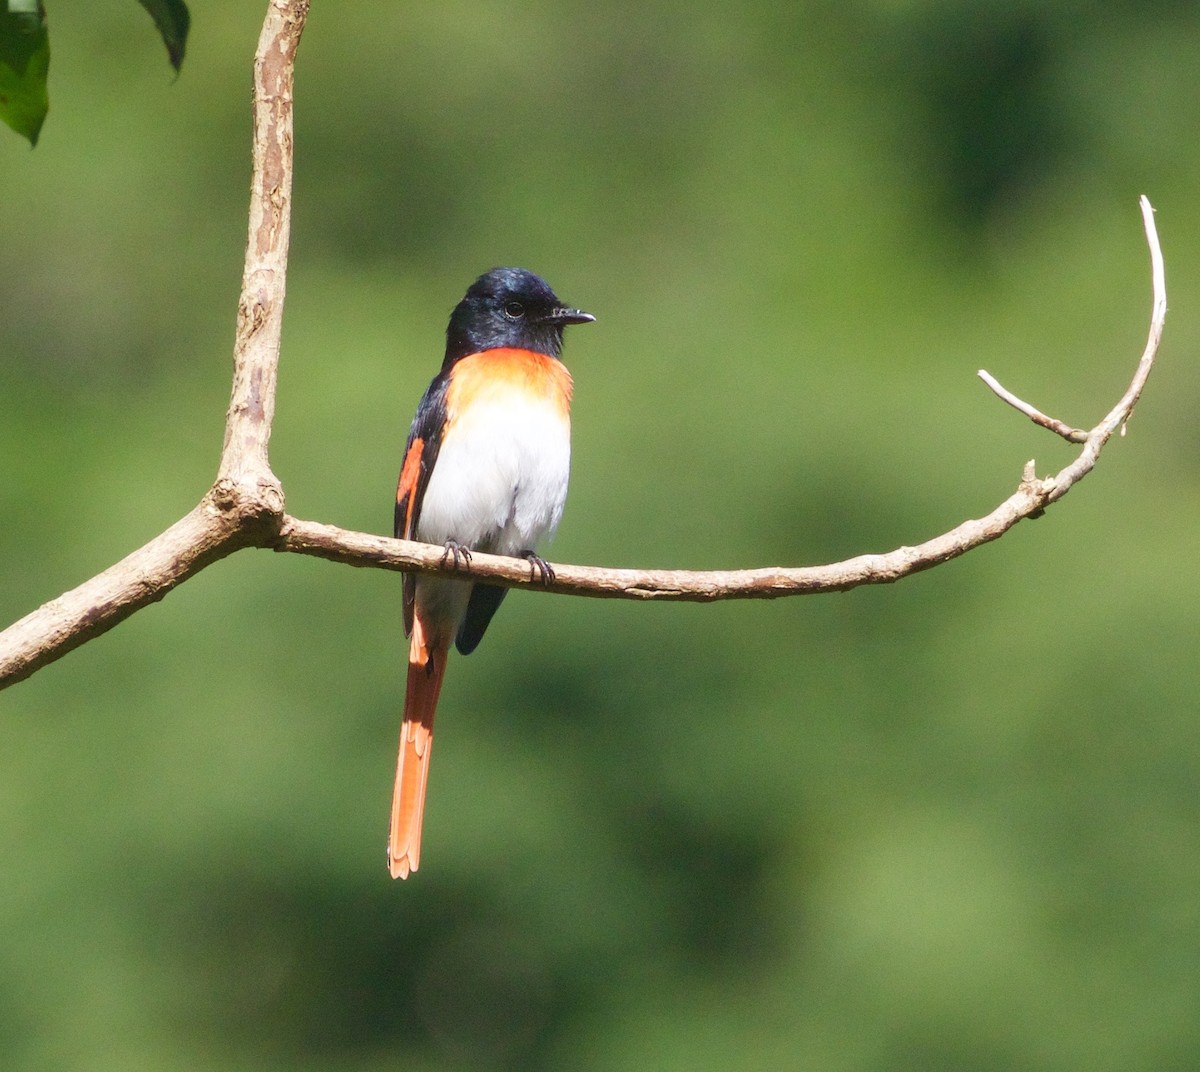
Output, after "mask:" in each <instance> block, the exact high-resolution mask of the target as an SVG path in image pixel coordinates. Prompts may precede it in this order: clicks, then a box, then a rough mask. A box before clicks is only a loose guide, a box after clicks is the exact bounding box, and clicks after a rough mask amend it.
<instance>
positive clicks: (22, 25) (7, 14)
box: [0, 0, 50, 145]
mask: <svg viewBox="0 0 1200 1072" xmlns="http://www.w3.org/2000/svg"><path fill="white" fill-rule="evenodd" d="M49 69H50V35H49V34H48V33H47V32H46V13H45V11H44V10H42V6H41V4H40V3H37V2H36V0H8V2H7V3H6V6H5V10H3V11H0V119H3V120H4V122H6V123H7V124H8V125H9V126H10V127H12V128H13V130H15V131H16V132H17V133H18V134H21V135H23V136H24V137H26V138H28V139H29V144H30V145H36V144H37V139H38V133H39V132H40V131H41V129H42V123H43V122H44V121H45V118H46V110H47V109H48V108H49V107H50V100H49V98H48V97H47V95H46V72H47V71H49Z"/></svg>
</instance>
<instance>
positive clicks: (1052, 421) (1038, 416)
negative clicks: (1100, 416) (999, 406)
mask: <svg viewBox="0 0 1200 1072" xmlns="http://www.w3.org/2000/svg"><path fill="white" fill-rule="evenodd" d="M977 375H978V376H979V378H980V379H981V380H983V382H984V383H986V384H987V385H988V386H989V387H990V388H991V389H992V390H993V391H995V392H996V394H997V395H999V396H1000V397H1001V398H1002V399H1004V401H1005V402H1007V403H1008V404H1009V405H1010V406H1012V408H1013V409H1017V410H1020V411H1021V412H1022V413H1024V414H1025V416H1026V417H1028V418H1029V419H1030V420H1031V421H1033V423H1034V424H1040V425H1041V426H1042V427H1043V428H1048V429H1049V430H1050V431H1051V432H1054V433H1055V434H1056V435H1060V436H1062V437H1063V439H1065V440H1067V441H1068V442H1070V443H1083V442H1085V441H1086V440H1087V437H1088V434H1087V432H1085V431H1083V430H1082V429H1080V428H1072V427H1071V426H1070V425H1069V424H1065V423H1064V422H1062V421H1060V420H1059V419H1058V418H1057V417H1047V416H1046V414H1044V413H1043V412H1042V411H1041V410H1040V409H1037V408H1035V407H1034V406H1031V405H1030V404H1029V403H1028V402H1025V401H1023V400H1022V399H1020V398H1018V397H1017V396H1016V395H1014V394H1013V393H1012V392H1011V391H1009V390H1007V389H1006V388H1004V387H1002V386H1001V385H1000V382H999V381H998V380H997V379H996V377H995V376H993V375H992V374H991V373H990V372H988V371H987V369H980V370H979V372H978V373H977Z"/></svg>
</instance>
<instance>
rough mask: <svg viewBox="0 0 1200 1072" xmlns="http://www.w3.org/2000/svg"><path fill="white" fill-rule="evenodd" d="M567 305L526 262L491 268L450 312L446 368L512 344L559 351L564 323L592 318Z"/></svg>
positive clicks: (544, 351)
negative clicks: (475, 354)
mask: <svg viewBox="0 0 1200 1072" xmlns="http://www.w3.org/2000/svg"><path fill="white" fill-rule="evenodd" d="M595 319H596V318H595V317H594V316H592V314H591V313H585V312H581V311H580V310H579V309H570V308H567V307H566V306H564V305H563V304H562V302H560V301H559V300H558V298H557V297H556V296H555V294H554V291H552V290H551V289H550V287H549V286H548V285H547V284H546V281H545V280H544V279H541V278H539V277H538V276H536V275H534V274H533V273H532V272H527V271H526V270H525V269H524V268H493V269H492V270H491V271H490V272H485V273H484V274H483V275H481V276H480V277H479V278H478V279H476V280H475V282H474V283H472V284H471V287H470V289H469V290H468V291H467V293H466V296H465V297H464V298H463V300H462V301H460V302H459V303H458V304H457V305H456V306H455V307H454V312H452V313H451V314H450V324H449V326H448V327H447V328H446V362H445V365H443V368H446V367H448V366H450V365H451V364H453V363H454V362H455V361H457V360H458V359H459V358H460V357H466V356H467V355H468V354H474V353H478V352H479V351H480V350H494V349H495V348H496V347H498V346H511V347H513V348H514V349H520V350H535V351H537V352H538V353H539V354H548V355H549V356H550V357H558V355H559V354H560V353H562V343H563V328H565V327H566V326H567V325H568V324H586V323H588V322H589V321H592V320H595Z"/></svg>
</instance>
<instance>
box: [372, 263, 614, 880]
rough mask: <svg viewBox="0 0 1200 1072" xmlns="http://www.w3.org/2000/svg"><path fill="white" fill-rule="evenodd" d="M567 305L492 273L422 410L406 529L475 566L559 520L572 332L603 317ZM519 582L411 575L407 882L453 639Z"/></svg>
mask: <svg viewBox="0 0 1200 1072" xmlns="http://www.w3.org/2000/svg"><path fill="white" fill-rule="evenodd" d="M595 319H596V318H595V317H594V316H592V314H591V313H585V312H583V311H582V310H581V309H575V308H572V307H570V306H567V305H564V304H563V303H562V302H561V301H559V299H558V297H557V296H556V295H555V293H554V291H553V290H551V289H550V286H549V284H547V283H546V281H545V280H543V279H542V278H540V277H539V276H537V275H535V274H534V273H533V272H530V271H528V270H526V269H524V268H493V269H491V270H490V271H487V272H485V273H484V274H483V275H481V276H480V277H479V278H478V279H476V280H475V282H474V283H472V284H471V286H470V287H469V288H468V289H467V292H466V294H465V295H464V297H463V299H462V301H460V302H459V303H458V304H457V305H456V306H455V307H454V310H453V312H452V313H451V314H450V321H449V324H448V325H447V327H446V356H445V360H444V361H443V362H442V367H441V371H440V372H438V374H437V375H436V376H435V377H434V378H433V382H432V383H430V385H429V387H428V389H427V390H426V391H425V394H424V395H423V396H422V398H421V401H420V403H419V404H418V406H417V412H416V416H415V417H414V418H413V422H412V427H411V429H410V431H409V434H408V441H407V443H406V444H405V448H404V461H403V464H402V466H401V469H400V479H399V481H398V483H397V486H396V517H395V534H396V536H397V537H398V538H400V539H406V540H418V541H420V542H422V543H431V544H439V545H441V546H442V547H444V548H445V550H444V552H443V558H442V561H443V563H444V564H446V563H449V562H451V561H452V562H453V564H454V566H455V568H456V569H457V570H459V571H460V572H463V573H466V574H469V572H470V562H471V553H472V552H473V551H483V552H488V553H491V554H497V555H509V556H513V557H522V558H525V559H527V560H528V561H529V563H530V576H531V577H536V576H538V575H540V576H541V579H542V581H543V583H549V582H550V581H551V580H553V577H554V571H553V569H552V568H551V567H550V565H549V563H547V562H546V561H545V559H543V558H541V557H540V556H539V555H538V554H537V545H538V543H539V542H540V541H542V540H544V539H547V538H549V537H550V536H552V535H553V534H554V530H555V529H556V528H557V527H558V523H559V520H560V518H561V517H562V512H563V505H564V503H565V501H566V495H567V478H568V475H569V472H570V463H571V417H570V414H571V394H572V386H573V385H572V379H571V374H570V373H569V372H568V371H567V368H566V366H565V365H564V364H563V363H562V361H561V354H562V346H563V329H564V328H566V327H567V325H569V324H586V323H590V322H591V321H593V320H595ZM507 591H508V589H506V588H501V587H497V586H496V585H491V584H486V583H483V582H474V581H472V580H470V579H469V576H466V577H463V578H461V579H460V578H458V577H453V578H451V577H446V576H444V575H433V574H428V573H423V574H413V573H407V574H405V575H404V596H403V599H404V631H405V635H406V636H407V637H408V638H409V648H408V679H407V685H406V688H405V694H404V721H403V725H402V727H401V731H400V750H399V756H398V758H397V761H396V782H395V786H394V789H393V793H392V813H391V826H390V830H389V835H388V851H387V861H388V870H389V871H390V872H391V875H392V877H393V878H408V876H409V874H410V873H411V872H413V871H416V870H417V868H418V866H419V865H420V860H421V823H422V819H423V816H424V811H425V787H426V784H427V781H428V778H429V757H430V751H431V749H432V746H433V717H434V713H435V711H436V708H437V702H438V695H439V693H440V691H441V687H442V679H443V675H444V674H445V672H446V660H447V658H448V656H449V654H450V647H451V644H453V645H455V646H456V647H457V648H458V650H459V652H461V653H462V654H463V655H469V654H470V653H471V652H472V651H474V650H475V648H476V647H477V646H478V644H479V641H480V640H481V639H482V638H483V634H484V632H485V631H486V629H487V627H488V623H489V622H491V620H492V616H493V615H494V614H495V613H496V610H497V609H498V608H499V606H500V603H501V601H502V600H503V599H504V596H505V594H506V593H507Z"/></svg>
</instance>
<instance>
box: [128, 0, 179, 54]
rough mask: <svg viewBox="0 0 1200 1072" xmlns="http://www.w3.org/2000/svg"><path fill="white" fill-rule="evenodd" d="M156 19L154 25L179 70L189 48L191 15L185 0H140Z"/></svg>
mask: <svg viewBox="0 0 1200 1072" xmlns="http://www.w3.org/2000/svg"><path fill="white" fill-rule="evenodd" d="M138 3H140V4H141V5H142V7H144V8H145V9H146V10H147V11H149V12H150V17H151V18H152V19H154V25H155V26H157V27H158V32H159V33H160V34H161V35H162V39H163V44H164V45H166V46H167V56H168V58H169V59H170V61H171V66H172V67H174V68H175V70H177V71H178V70H179V69H180V68H181V67H182V66H183V53H184V50H185V49H186V48H187V35H188V27H189V26H190V25H191V21H192V19H191V16H190V15H189V14H188V9H187V5H186V4H185V3H184V2H183V0H138Z"/></svg>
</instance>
